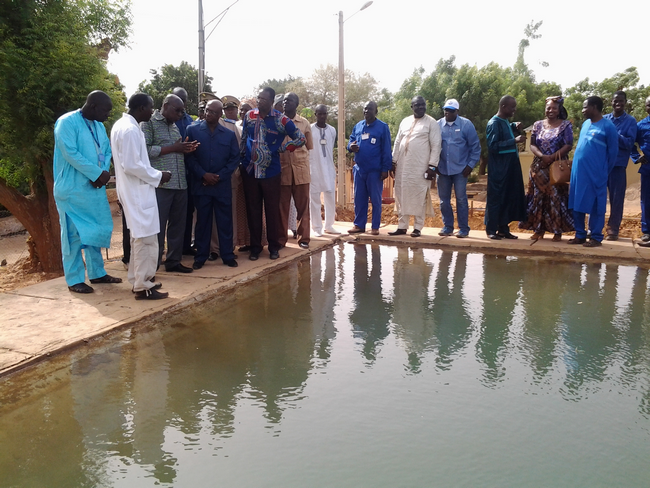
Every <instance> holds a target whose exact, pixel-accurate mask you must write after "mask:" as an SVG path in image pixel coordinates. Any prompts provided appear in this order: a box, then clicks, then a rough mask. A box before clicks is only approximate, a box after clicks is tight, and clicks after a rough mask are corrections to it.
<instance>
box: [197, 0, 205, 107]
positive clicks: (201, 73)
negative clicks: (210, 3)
mask: <svg viewBox="0 0 650 488" xmlns="http://www.w3.org/2000/svg"><path fill="white" fill-rule="evenodd" d="M204 75H205V27H204V26H203V0H199V85H198V87H199V91H198V94H199V96H200V95H201V93H203V77H204ZM197 103H198V100H197Z"/></svg>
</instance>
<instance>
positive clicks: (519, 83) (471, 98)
mask: <svg viewBox="0 0 650 488" xmlns="http://www.w3.org/2000/svg"><path fill="white" fill-rule="evenodd" d="M541 25H542V23H541V22H538V23H533V22H531V23H530V24H528V25H527V26H526V29H525V30H524V34H525V38H524V39H522V41H521V42H520V43H519V56H518V58H517V62H516V63H515V66H514V67H512V68H509V67H502V66H500V65H499V64H497V63H490V64H488V65H486V66H484V67H482V68H478V67H476V66H470V65H469V64H465V65H462V66H460V67H457V66H456V65H455V64H454V62H455V57H454V56H451V57H450V58H448V59H440V60H439V61H438V63H437V64H436V67H435V69H434V70H433V72H432V73H431V74H429V75H425V73H424V69H422V68H419V69H416V70H415V71H414V72H413V74H412V75H411V77H410V78H408V79H406V80H405V81H404V83H403V84H402V87H401V88H400V90H399V91H398V92H397V93H396V94H395V97H394V100H393V104H392V106H391V107H390V109H389V110H387V117H386V118H387V120H386V121H387V122H388V124H389V126H390V128H391V133H392V134H393V137H394V136H395V135H396V134H397V130H398V128H399V123H400V122H401V120H402V119H403V118H404V117H406V116H408V115H411V114H412V111H411V108H410V105H411V99H412V98H413V97H414V96H416V95H420V96H422V97H424V99H425V100H426V101H427V113H428V114H429V115H431V116H432V117H434V118H435V119H440V118H441V117H442V116H443V110H442V107H443V105H444V103H445V101H446V100H447V99H449V98H455V99H456V100H458V102H459V104H460V115H462V116H463V117H466V118H468V119H469V120H471V121H472V123H473V124H474V127H476V131H477V132H478V135H479V139H480V140H481V146H482V148H483V154H484V155H485V154H486V152H487V147H486V143H485V129H486V126H487V123H488V121H489V120H490V118H492V116H494V115H495V114H496V113H497V111H498V109H499V100H500V99H501V97H502V96H504V95H512V96H513V97H515V98H516V99H517V113H516V114H515V117H514V119H515V120H516V121H520V122H521V123H522V125H523V126H524V127H527V126H529V125H531V124H532V123H533V122H534V121H536V120H539V119H541V118H542V117H543V115H544V105H545V99H546V97H547V96H550V95H559V94H561V87H560V86H559V85H558V84H556V83H546V82H544V83H536V82H535V78H534V76H533V73H532V71H530V70H529V69H528V67H527V65H526V64H525V62H524V53H525V50H526V48H527V47H528V46H529V45H530V40H531V39H538V38H539V37H541V34H538V33H537V31H538V29H539V28H540V27H541Z"/></svg>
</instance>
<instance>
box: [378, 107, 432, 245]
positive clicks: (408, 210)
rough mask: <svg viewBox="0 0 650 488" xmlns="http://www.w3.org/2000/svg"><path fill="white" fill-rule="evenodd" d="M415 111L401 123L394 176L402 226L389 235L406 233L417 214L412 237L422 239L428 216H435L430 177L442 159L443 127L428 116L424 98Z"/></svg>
mask: <svg viewBox="0 0 650 488" xmlns="http://www.w3.org/2000/svg"><path fill="white" fill-rule="evenodd" d="M411 109H412V110H413V115H411V116H409V117H406V118H405V119H404V120H402V122H401V123H400V125H399V131H398V132H397V137H396V138H395V145H394V146H393V165H394V168H395V169H394V170H393V171H392V174H393V175H394V176H395V204H396V205H395V206H396V208H397V215H398V216H399V223H398V224H397V230H395V231H393V232H389V233H388V235H391V236H398V235H400V234H406V231H407V229H408V226H409V219H410V217H411V215H413V232H412V233H411V237H420V235H421V231H422V228H423V227H424V219H425V217H426V215H427V214H429V215H433V206H432V205H431V181H430V178H432V177H433V172H435V171H436V168H437V167H438V160H439V159H440V144H441V142H440V127H439V126H438V123H437V122H436V119H434V118H433V117H431V116H429V115H427V114H426V111H427V102H426V101H425V100H424V98H423V97H420V96H417V97H414V98H413V100H411ZM429 173H431V174H429Z"/></svg>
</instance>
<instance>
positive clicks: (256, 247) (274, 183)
mask: <svg viewBox="0 0 650 488" xmlns="http://www.w3.org/2000/svg"><path fill="white" fill-rule="evenodd" d="M241 175H242V184H243V186H244V196H245V197H246V216H247V217H248V230H249V231H250V234H251V252H252V253H260V252H262V249H263V247H262V215H263V212H262V210H264V212H265V213H266V238H267V240H268V241H269V252H277V251H279V250H280V248H281V247H282V244H280V232H279V230H280V228H281V220H280V175H279V174H278V175H276V176H272V177H271V178H255V177H254V176H251V175H249V174H248V173H247V172H246V170H245V169H244V167H243V166H242V167H241Z"/></svg>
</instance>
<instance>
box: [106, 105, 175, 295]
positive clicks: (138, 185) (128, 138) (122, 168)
mask: <svg viewBox="0 0 650 488" xmlns="http://www.w3.org/2000/svg"><path fill="white" fill-rule="evenodd" d="M128 105H129V112H128V113H125V114H123V115H122V118H121V119H120V120H118V121H117V122H115V124H114V125H113V129H112V130H111V146H112V149H113V164H114V166H115V181H116V186H117V196H118V198H119V200H120V202H122V206H123V208H124V216H125V218H126V224H127V226H128V228H129V230H130V231H131V259H130V261H129V272H128V280H129V283H131V284H132V285H133V292H134V293H135V299H136V300H158V299H161V298H167V297H168V296H169V294H168V293H161V292H159V291H158V288H160V287H161V286H162V285H161V284H160V283H154V281H153V278H154V276H155V274H156V268H157V267H158V233H159V232H160V220H159V218H158V204H157V202H156V187H158V186H159V185H160V184H162V183H166V182H168V181H169V180H170V178H171V176H172V175H171V173H170V172H169V171H158V170H157V169H154V168H152V167H151V163H150V162H149V156H148V153H147V145H146V142H145V139H144V134H143V133H142V131H141V130H140V125H139V124H140V122H148V121H149V119H150V118H151V115H152V114H153V100H152V98H151V97H150V96H149V95H147V94H145V93H136V94H135V95H133V96H132V97H131V98H130V99H129V104H128Z"/></svg>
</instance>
